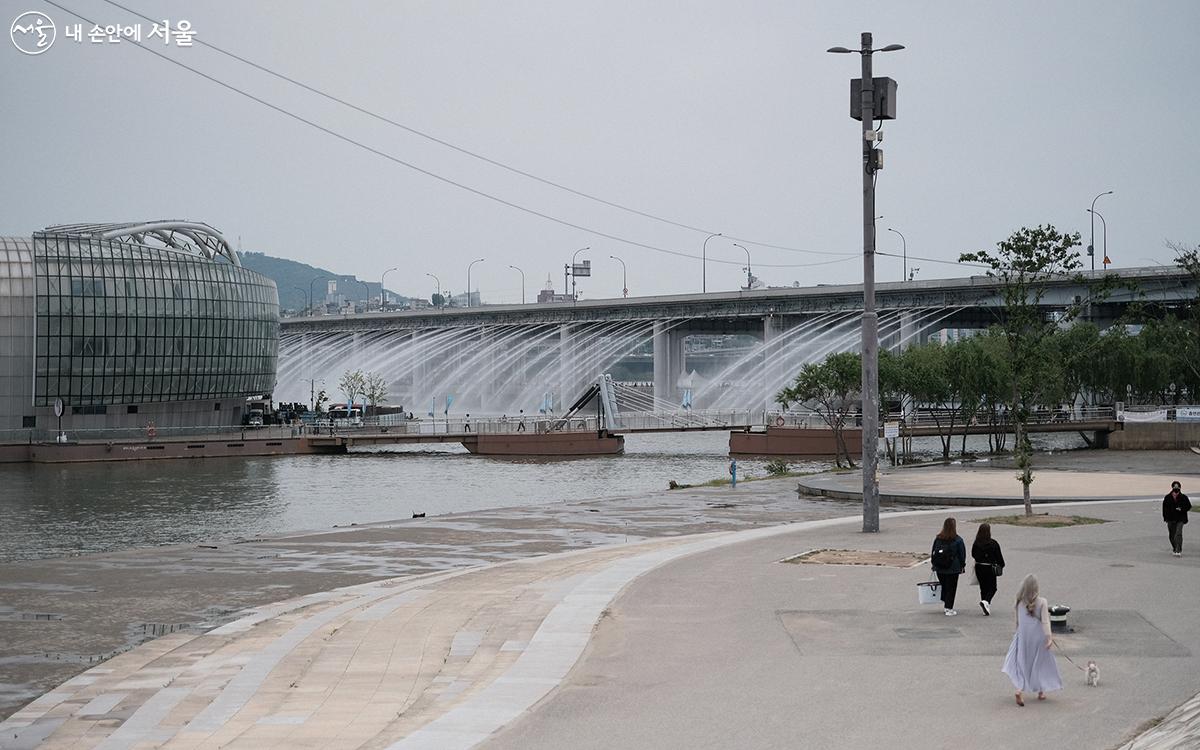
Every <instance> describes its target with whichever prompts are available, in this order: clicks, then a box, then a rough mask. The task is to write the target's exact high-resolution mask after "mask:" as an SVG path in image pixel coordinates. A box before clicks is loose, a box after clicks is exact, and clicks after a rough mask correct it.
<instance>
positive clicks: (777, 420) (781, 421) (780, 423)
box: [775, 414, 785, 427]
mask: <svg viewBox="0 0 1200 750" xmlns="http://www.w3.org/2000/svg"><path fill="white" fill-rule="evenodd" d="M784 423H785V422H784V419H783V415H782V414H781V415H779V416H778V417H775V426H776V427H783V425H784Z"/></svg>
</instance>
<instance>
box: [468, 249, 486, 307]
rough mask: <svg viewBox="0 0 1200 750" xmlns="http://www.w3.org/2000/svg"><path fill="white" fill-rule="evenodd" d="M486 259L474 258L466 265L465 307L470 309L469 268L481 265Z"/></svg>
mask: <svg viewBox="0 0 1200 750" xmlns="http://www.w3.org/2000/svg"><path fill="white" fill-rule="evenodd" d="M484 260H486V258H476V259H475V260H473V261H471V262H470V263H468V264H467V307H471V267H472V266H474V265H475V264H476V263H482V262H483V261H484Z"/></svg>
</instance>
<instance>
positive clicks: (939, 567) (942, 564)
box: [930, 518, 967, 617]
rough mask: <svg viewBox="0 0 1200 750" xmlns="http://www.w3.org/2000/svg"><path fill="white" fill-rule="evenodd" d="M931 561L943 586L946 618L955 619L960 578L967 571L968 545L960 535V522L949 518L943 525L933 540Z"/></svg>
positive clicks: (943, 604) (943, 603)
mask: <svg viewBox="0 0 1200 750" xmlns="http://www.w3.org/2000/svg"><path fill="white" fill-rule="evenodd" d="M930 561H931V562H932V563H933V572H934V573H936V574H937V578H938V583H940V584H941V588H942V606H943V607H945V608H946V617H953V616H954V615H957V614H958V612H956V611H955V609H954V595H955V594H956V593H957V592H958V577H959V575H961V574H962V572H963V571H964V570H966V569H967V545H966V544H965V543H964V542H963V540H962V537H961V536H959V535H958V522H957V521H955V520H954V519H953V518H947V519H946V520H945V521H944V522H943V523H942V530H941V531H939V532H938V535H937V536H935V537H934V538H933V550H932V551H931V552H930Z"/></svg>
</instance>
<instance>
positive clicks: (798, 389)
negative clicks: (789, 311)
mask: <svg viewBox="0 0 1200 750" xmlns="http://www.w3.org/2000/svg"><path fill="white" fill-rule="evenodd" d="M861 389H862V365H861V360H860V358H859V355H857V354H854V353H851V352H841V353H838V354H830V355H829V356H828V357H826V358H825V359H824V360H823V361H821V362H809V363H808V364H806V365H804V367H802V368H801V369H800V374H799V375H797V376H796V379H795V380H793V381H792V383H791V385H789V386H787V387H786V388H784V389H783V390H781V391H779V393H778V394H776V396H775V400H776V401H778V402H779V403H780V405H782V406H783V408H784V409H785V410H786V409H787V408H788V407H789V406H790V405H791V404H794V403H812V404H813V410H814V411H816V412H817V414H818V415H819V416H820V417H821V419H822V421H824V422H825V424H827V425H829V428H830V429H831V430H833V440H834V457H833V460H834V463H836V464H837V465H838V467H839V468H840V467H841V465H842V457H843V456H844V457H845V459H846V463H847V465H849V466H850V467H851V468H854V459H853V458H851V457H850V451H849V450H848V449H847V448H846V438H845V434H844V431H845V427H846V421H847V418H848V417H849V416H850V410H851V408H852V407H853V406H854V403H855V400H856V398H857V396H858V394H859V391H860V390H861Z"/></svg>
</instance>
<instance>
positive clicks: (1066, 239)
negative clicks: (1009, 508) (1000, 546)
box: [959, 224, 1082, 515]
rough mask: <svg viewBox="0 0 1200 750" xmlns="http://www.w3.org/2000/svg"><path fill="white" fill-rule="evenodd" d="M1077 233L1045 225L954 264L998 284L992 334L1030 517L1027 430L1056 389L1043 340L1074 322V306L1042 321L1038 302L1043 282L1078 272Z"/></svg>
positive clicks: (1030, 464) (1024, 230)
mask: <svg viewBox="0 0 1200 750" xmlns="http://www.w3.org/2000/svg"><path fill="white" fill-rule="evenodd" d="M1078 245H1079V233H1078V232H1076V233H1074V234H1061V233H1059V231H1058V230H1057V229H1055V228H1054V227H1053V226H1050V225H1049V224H1047V225H1045V226H1038V227H1034V228H1033V229H1030V228H1029V227H1022V228H1021V229H1018V230H1017V231H1016V232H1014V233H1013V234H1012V236H1010V237H1009V238H1008V239H1007V240H1004V241H1002V242H1000V243H999V244H997V245H996V251H995V252H989V251H986V250H980V251H978V252H975V253H963V254H962V255H961V256H959V261H960V262H963V263H982V264H983V265H985V266H987V267H988V271H987V275H988V276H990V277H991V278H994V279H996V280H997V281H999V282H1000V293H1001V296H1002V298H1003V300H1004V315H1003V319H1002V320H1001V322H1000V325H999V326H997V330H998V331H999V332H1000V334H1001V335H1002V336H1003V337H1004V342H1005V344H1006V350H1007V351H1006V354H1007V355H1008V359H1009V362H1010V364H1011V369H1010V371H1009V399H1008V410H1009V414H1010V415H1011V418H1012V422H1013V425H1014V432H1015V435H1016V439H1015V441H1014V450H1015V453H1016V458H1017V466H1018V467H1019V468H1020V469H1021V474H1020V479H1021V484H1022V485H1023V486H1024V495H1025V513H1026V515H1030V514H1032V513H1033V507H1032V505H1031V503H1030V499H1029V485H1030V484H1031V483H1032V482H1033V454H1032V448H1031V447H1030V444H1029V439H1028V436H1027V435H1026V428H1027V426H1028V422H1029V413H1030V411H1031V409H1032V407H1033V405H1034V404H1039V403H1044V402H1045V400H1046V399H1047V398H1049V397H1050V395H1051V394H1050V390H1051V389H1052V388H1055V387H1057V385H1056V381H1055V379H1054V374H1055V373H1053V372H1051V371H1049V370H1048V368H1047V361H1046V353H1047V351H1048V348H1047V346H1046V341H1047V339H1048V338H1049V337H1050V336H1051V335H1052V334H1053V333H1054V331H1055V329H1056V326H1057V324H1060V323H1063V322H1067V321H1069V320H1071V319H1072V318H1074V317H1076V316H1077V315H1078V314H1079V312H1080V309H1081V306H1080V304H1076V305H1075V306H1073V307H1072V308H1071V309H1068V310H1067V311H1066V312H1065V313H1064V314H1063V315H1062V316H1061V317H1060V318H1059V319H1058V321H1054V320H1049V319H1047V318H1046V317H1045V316H1043V315H1042V310H1041V301H1042V297H1044V296H1045V294H1046V285H1047V282H1050V281H1052V280H1054V279H1057V278H1062V277H1064V276H1067V275H1069V274H1071V273H1073V272H1076V271H1078V270H1079V268H1080V267H1081V266H1082V263H1081V262H1080V260H1079V253H1078V252H1076V251H1075V250H1074V248H1075V247H1077V246H1078Z"/></svg>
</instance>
